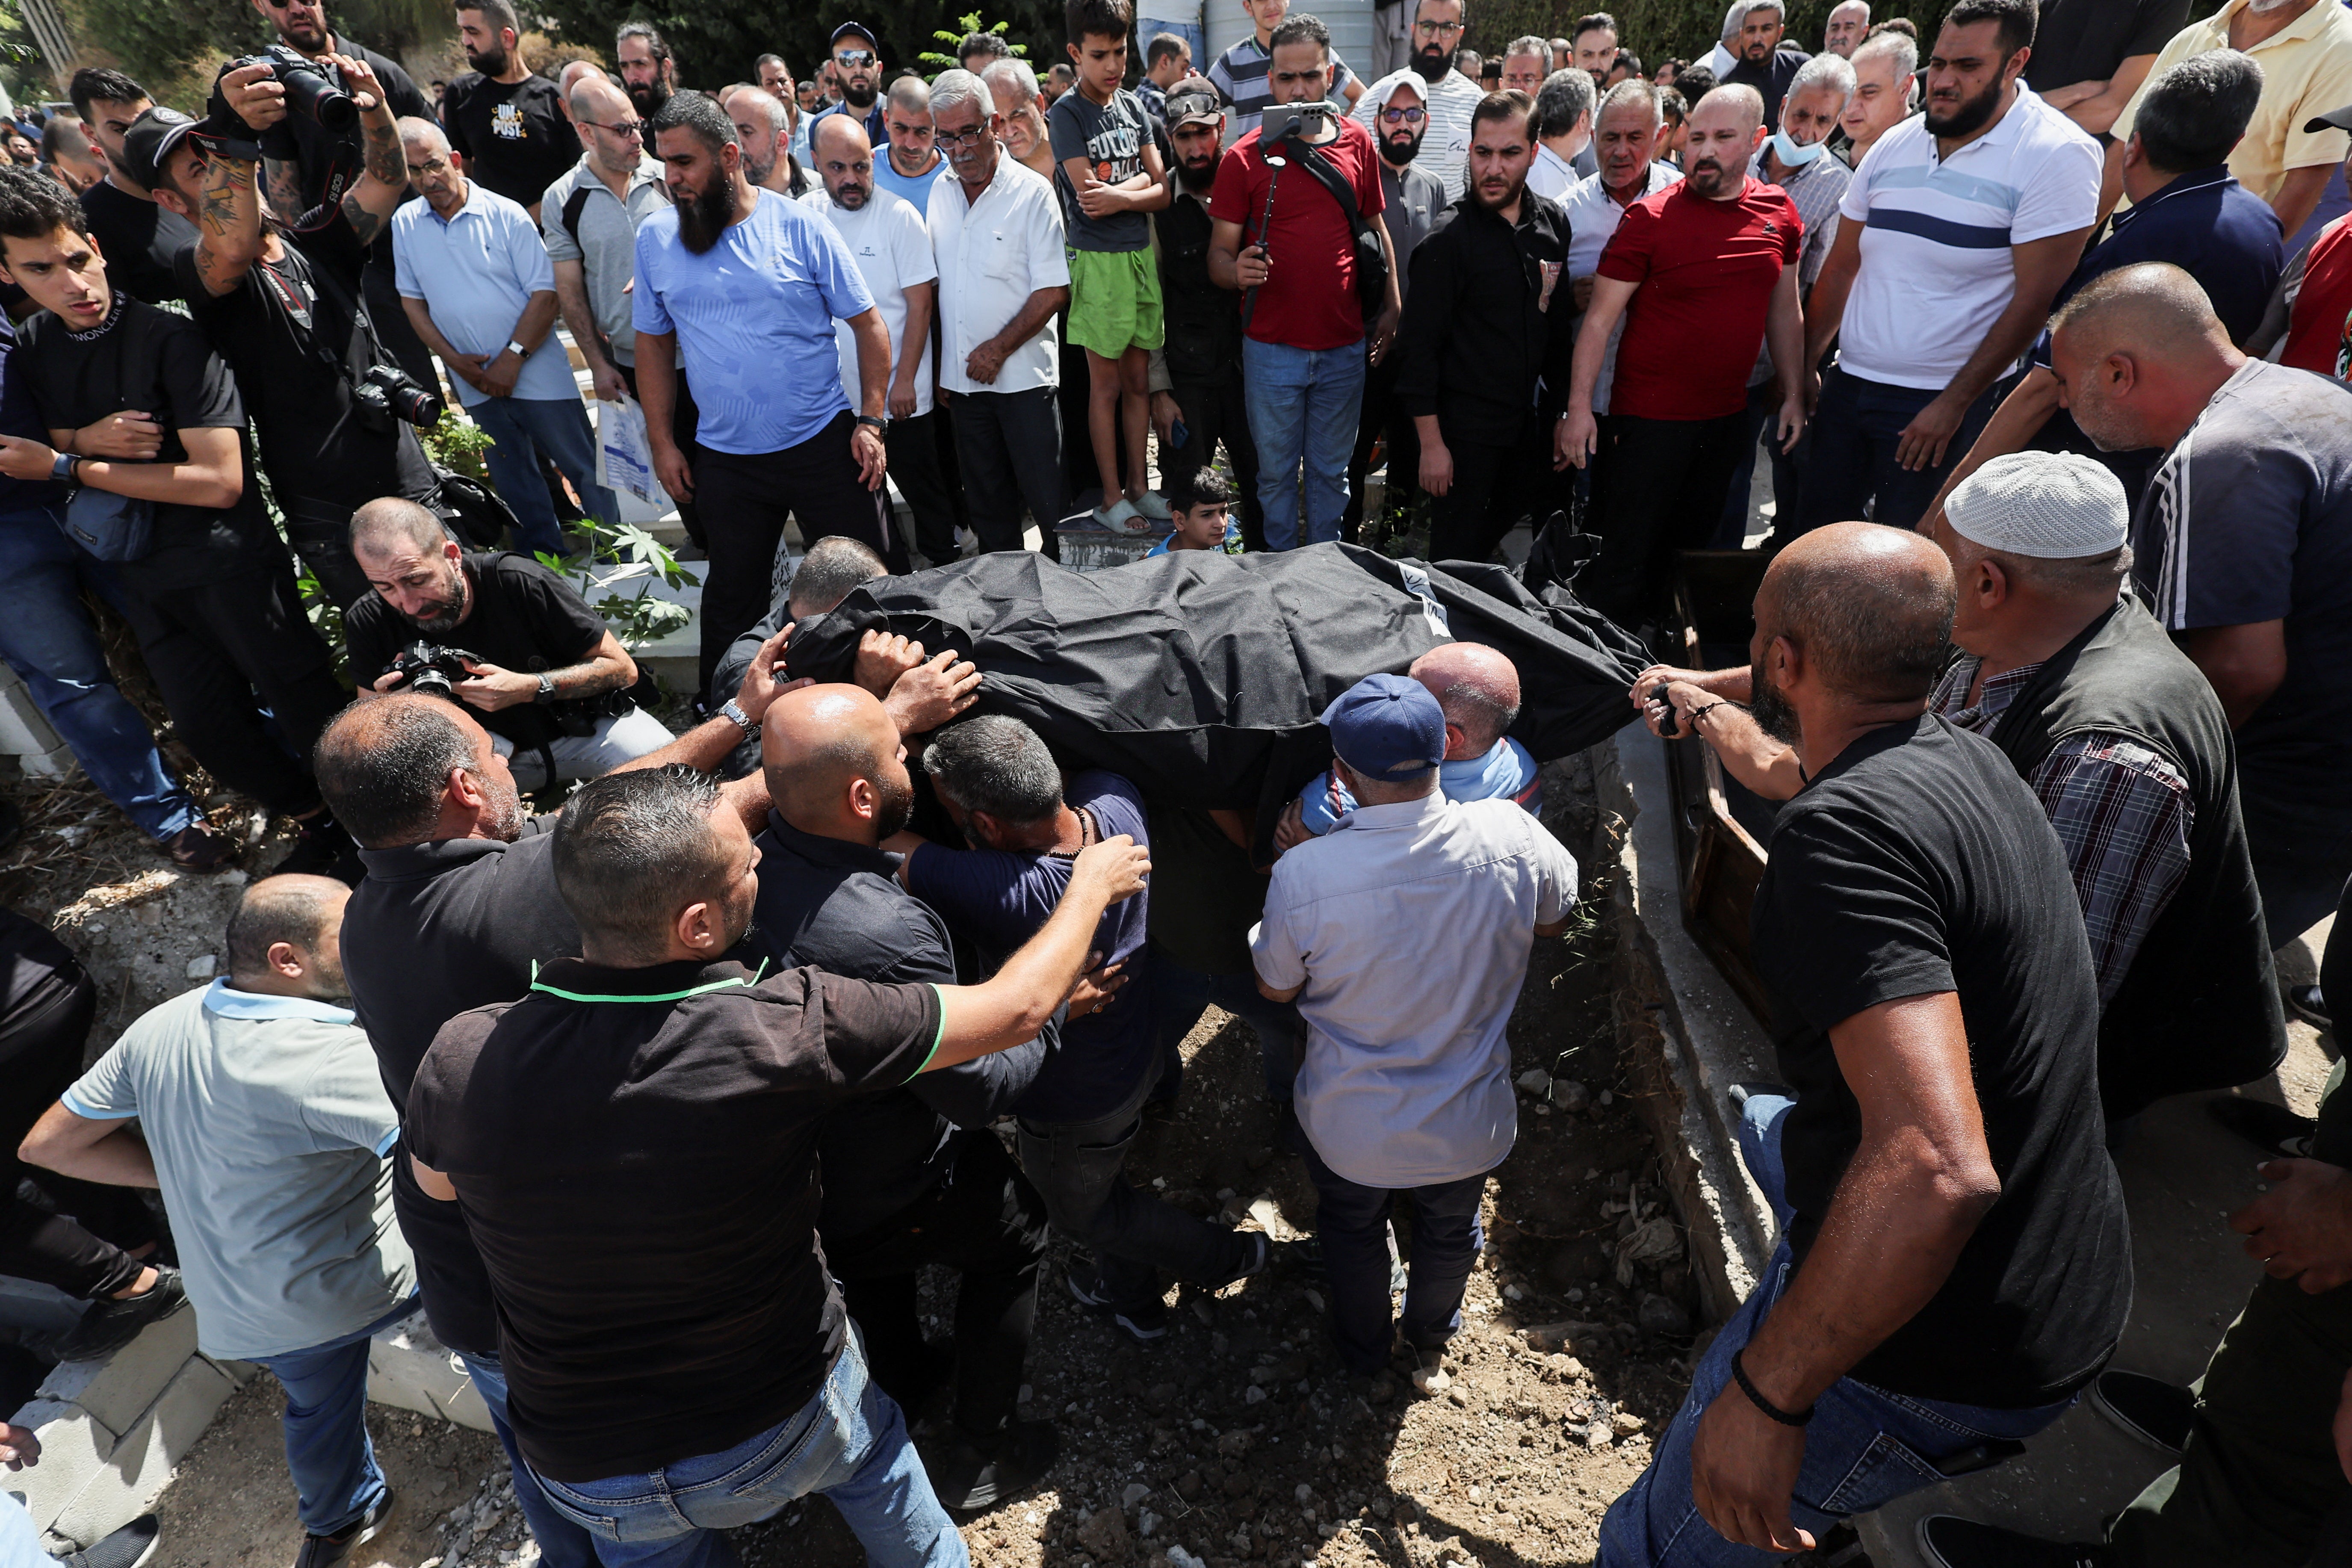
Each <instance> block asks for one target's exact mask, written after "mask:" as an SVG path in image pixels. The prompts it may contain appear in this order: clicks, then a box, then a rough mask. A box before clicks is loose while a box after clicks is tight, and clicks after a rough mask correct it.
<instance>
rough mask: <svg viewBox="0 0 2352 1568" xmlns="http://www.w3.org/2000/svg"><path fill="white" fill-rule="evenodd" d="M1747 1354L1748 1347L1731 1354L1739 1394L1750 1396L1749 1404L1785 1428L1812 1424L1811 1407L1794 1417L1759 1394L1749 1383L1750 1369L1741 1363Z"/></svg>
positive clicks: (1733, 1375)
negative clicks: (1740, 1360)
mask: <svg viewBox="0 0 2352 1568" xmlns="http://www.w3.org/2000/svg"><path fill="white" fill-rule="evenodd" d="M1747 1353H1748V1347H1747V1346H1745V1345H1742V1346H1740V1347H1739V1349H1738V1350H1736V1351H1734V1352H1731V1375H1732V1378H1733V1380H1734V1381H1735V1382H1737V1383H1738V1384H1739V1392H1740V1393H1742V1394H1746V1395H1748V1403H1749V1404H1750V1405H1754V1406H1756V1408H1757V1409H1759V1410H1761V1411H1762V1412H1764V1414H1765V1415H1769V1416H1770V1417H1771V1418H1772V1419H1773V1420H1775V1421H1778V1422H1779V1423H1780V1425H1781V1426H1805V1425H1807V1424H1808V1423H1810V1422H1811V1420H1812V1418H1813V1407H1812V1406H1811V1405H1806V1406H1805V1408H1804V1409H1803V1410H1802V1411H1801V1412H1799V1413H1798V1414H1796V1415H1790V1413H1789V1412H1788V1411H1786V1410H1783V1409H1781V1408H1780V1406H1779V1405H1775V1404H1773V1403H1772V1402H1771V1401H1770V1400H1769V1399H1767V1398H1765V1397H1764V1396H1763V1395H1762V1394H1759V1393H1758V1392H1757V1390H1756V1384H1753V1383H1751V1382H1750V1381H1748V1369H1747V1368H1746V1367H1744V1366H1742V1365H1741V1364H1740V1363H1739V1358H1740V1357H1741V1356H1743V1355H1745V1354H1747Z"/></svg>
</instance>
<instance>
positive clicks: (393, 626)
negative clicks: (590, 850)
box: [343, 550, 604, 746]
mask: <svg viewBox="0 0 2352 1568" xmlns="http://www.w3.org/2000/svg"><path fill="white" fill-rule="evenodd" d="M465 568H466V578H467V582H469V583H470V584H473V590H474V607H473V608H472V609H471V610H470V611H468V612H467V616H466V618H465V619H464V620H462V621H460V622H458V623H457V625H456V626H448V627H446V628H439V629H436V630H433V631H426V630H425V629H423V628H422V627H419V626H415V625H414V624H412V623H411V622H410V621H409V620H408V619H407V617H405V616H403V615H401V613H400V612H399V611H397V610H395V609H394V608H393V607H392V606H391V605H387V604H385V603H384V602H383V595H381V594H373V593H371V594H369V595H366V596H365V597H363V598H362V599H361V600H360V601H359V602H358V603H357V604H355V605H352V607H351V608H350V609H348V610H346V611H344V612H343V639H344V642H345V643H346V645H347V646H348V647H349V648H350V651H351V668H352V679H353V680H355V681H357V682H359V683H360V684H361V685H362V686H372V685H373V684H374V683H375V680H376V678H377V677H378V676H380V675H382V674H383V672H384V671H385V670H387V669H390V668H392V661H393V659H394V657H395V656H396V655H398V653H399V652H400V650H401V649H403V648H404V647H407V646H408V645H409V644H411V643H413V642H428V643H431V644H433V645H434V646H435V647H455V648H463V649H465V650H466V651H467V653H470V654H473V655H475V656H476V657H477V658H479V659H481V660H483V661H484V662H486V663H489V664H495V665H497V666H498V667H499V668H500V669H512V670H528V671H530V672H531V673H533V674H536V673H538V672H539V671H541V670H547V669H566V668H570V667H571V666H572V665H575V664H578V663H580V662H581V661H582V660H583V659H585V658H587V657H588V655H589V654H590V653H591V652H593V650H594V649H595V647H596V645H597V644H598V643H600V642H602V641H604V620H603V618H602V617H601V616H598V615H597V614H596V612H595V611H593V610H592V609H590V608H589V607H588V602H587V601H586V600H585V599H583V598H582V597H581V596H580V595H578V594H576V593H574V592H572V586H571V584H568V583H566V582H564V581H563V579H562V578H561V577H558V576H557V575H556V574H554V573H552V572H550V571H549V570H548V569H547V568H546V567H544V566H541V564H540V563H538V562H536V561H533V560H532V559H531V558H530V556H528V555H517V554H515V553H513V552H510V551H504V550H490V551H481V552H477V553H474V554H471V555H468V556H467V557H466V559H465ZM467 711H468V712H469V713H471V714H472V715H473V716H474V718H475V720H476V721H478V722H479V723H480V724H481V726H482V727H483V728H484V729H486V730H488V731H490V732H491V733H492V734H494V735H503V736H505V737H506V738H507V739H508V740H509V741H512V742H514V743H515V744H516V745H518V746H536V745H539V744H541V743H542V742H546V741H548V740H551V739H552V738H553V737H554V736H555V734H556V733H557V731H556V729H555V721H554V720H553V719H552V718H551V716H550V715H549V713H548V711H547V710H546V709H544V708H542V707H540V706H539V705H537V704H536V703H530V702H525V703H520V704H518V705H517V706H515V707H512V708H501V709H499V710H498V711H497V712H495V713H485V712H483V711H482V710H480V709H478V708H475V709H468V710H467Z"/></svg>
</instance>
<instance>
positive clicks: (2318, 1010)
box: [2286, 985, 2336, 1033]
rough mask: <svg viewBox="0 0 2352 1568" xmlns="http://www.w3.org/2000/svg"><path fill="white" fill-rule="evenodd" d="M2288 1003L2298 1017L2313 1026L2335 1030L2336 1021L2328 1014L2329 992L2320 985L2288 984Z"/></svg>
mask: <svg viewBox="0 0 2352 1568" xmlns="http://www.w3.org/2000/svg"><path fill="white" fill-rule="evenodd" d="M2286 1005H2287V1006H2288V1008H2289V1009H2290V1010H2291V1011H2293V1012H2294V1016H2296V1017H2298V1018H2301V1019H2302V1020H2303V1021H2304V1022H2305V1023H2306V1024H2308V1025H2310V1026H2312V1027H2313V1028H2315V1029H2326V1030H2328V1031H2329V1032H2331V1033H2333V1032H2334V1030H2335V1028H2336V1021H2335V1020H2334V1019H2332V1018H2330V1017H2329V1016H2327V993H2326V992H2325V991H2322V990H2321V989H2320V988H2319V987H2318V986H2316V985H2290V986H2288V987H2287V988H2286Z"/></svg>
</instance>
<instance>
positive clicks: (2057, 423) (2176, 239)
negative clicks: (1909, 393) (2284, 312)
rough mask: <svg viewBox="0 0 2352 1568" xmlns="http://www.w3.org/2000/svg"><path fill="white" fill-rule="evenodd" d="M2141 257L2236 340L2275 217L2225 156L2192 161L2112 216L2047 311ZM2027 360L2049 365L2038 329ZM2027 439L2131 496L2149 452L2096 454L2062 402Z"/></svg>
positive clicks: (2275, 268)
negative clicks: (2179, 274) (2208, 304)
mask: <svg viewBox="0 0 2352 1568" xmlns="http://www.w3.org/2000/svg"><path fill="white" fill-rule="evenodd" d="M2143 261H2168V262H2170V263H2171V264H2172V265H2173V266H2175V267H2178V268H2181V269H2182V270H2183V271H2185V272H2187V273H2188V274H2189V276H2190V277H2191V278H2194V279H2197V286H2198V287H2199V288H2200V289H2204V290H2205V297H2206V298H2207V299H2209V300H2211V301H2212V302H2213V313H2214V314H2215V315H2216V316H2218V317H2220V318H2221V325H2222V327H2223V328H2224V329H2225V330H2227V331H2228V332H2229V334H2230V341H2231V342H2233V343H2242V342H2245V341H2246V339H2247V337H2248V336H2249V335H2250V334H2251V333H2252V331H2253V330H2254V329H2255V328H2256V327H2257V326H2259V325H2261V324H2262V320H2263V308H2264V307H2265V306H2266V305H2267V304H2268V303H2269V302H2270V297H2271V289H2273V287H2274V286H2275V285H2276V284H2277V282H2278V280H2279V274H2280V272H2281V271H2282V270H2284V268H2285V265H2286V256H2285V246H2284V241H2283V240H2282V238H2281V236H2280V234H2279V221H2278V215H2277V214H2275V213H2273V212H2272V211H2271V206H2270V204H2269V203H2268V202H2266V201H2263V199H2262V198H2261V197H2260V196H2258V195H2254V193H2253V192H2252V191H2250V190H2248V189H2246V187H2245V186H2243V185H2242V184H2239V183H2238V182H2237V180H2236V179H2235V178H2233V177H2232V176H2231V174H2230V170H2229V167H2228V165H2227V164H2222V163H2215V164H2212V165H2211V166H2210V167H2208V168H2203V169H2192V170H2190V171H2189V173H2188V174H2179V175H2176V176H2175V177H2174V179H2173V181H2172V183H2171V184H2168V185H2167V186H2165V187H2164V189H2162V190H2160V191H2158V192H2157V193H2156V194H2155V195H2152V196H2150V197H2148V199H2147V200H2146V201H2144V202H2138V203H2135V204H2134V205H2132V206H2131V207H2130V208H2129V209H2127V210H2126V211H2124V212H2119V213H2117V214H2116V216H2115V222H2114V223H2113V224H2112V225H2111V226H2110V227H2109V229H2108V232H2107V237H2106V238H2105V239H2103V240H2101V241H2100V242H2099V243H2098V244H2096V245H2095V246H2093V247H2091V248H2090V249H2089V250H2087V251H2085V252H2084V255H2083V259H2082V261H2081V262H2080V263H2078V264H2077V265H2076V266H2075V268H2074V276H2073V277H2071V278H2069V279H2066V286H2065V287H2064V288H2063V289H2059V290H2058V297H2057V298H2056V299H2055V300H2053V301H2051V305H2050V309H2051V310H2052V312H2053V314H2054V313H2055V312H2056V311H2057V310H2058V309H2059V308H2060V307H2061V306H2063V305H2064V304H2065V303H2066V301H2067V300H2071V299H2073V298H2074V296H2075V295H2076V294H2077V293H2079V292H2080V291H2081V290H2082V289H2083V288H2084V286H2085V285H2087V284H2088V283H2089V282H2090V281H2091V279H2094V278H2096V277H2098V276H2100V275H2101V274H2103V273H2107V272H2112V271H2114V270H2115V269H2116V268H2118V267H2134V266H2137V265H2138V264H2139V263H2141V262H2143ZM2033 363H2035V364H2037V365H2040V366H2042V367H2043V368H2044V369H2047V368H2048V367H2049V364H2050V334H2049V333H2048V332H2047V331H2044V332H2043V333H2042V338H2041V341H2040V342H2037V343H2035V344H2034V345H2033ZM2032 445H2033V447H2035V448H2036V449H2038V450H2042V451H2049V452H2080V453H2083V454H2084V455H2085V456H2087V457H2091V458H2097V459H2098V460H2099V461H2100V462H2103V463H2105V464H2106V466H2107V467H2108V468H2109V469H2111V470H2112V471H2113V472H2114V473H2115V475H2116V478H2117V479H2121V480H2122V481H2123V483H2124V489H2125V491H2126V493H2127V494H2128V495H2129V496H2130V497H2131V499H2132V500H2133V502H2134V503H2135V504H2137V501H2138V500H2139V498H2140V495H2141V492H2142V491H2144V490H2145V489H2147V479H2148V475H2149V473H2150V471H2151V470H2152V469H2153V468H2155V466H2156V459H2157V457H2158V454H2157V453H2156V452H2155V451H2153V450H2147V451H2139V452H2103V451H2101V450H2099V448H2098V447H2097V445H2096V444H2095V443H2094V442H2093V441H2092V440H2091V438H2090V437H2087V436H2085V435H2084V434H2083V433H2082V431H2081V430H2080V429H2079V428H2078V427H2077V426H2075V424H2074V416H2073V415H2071V414H2069V413H2067V412H2066V411H2065V410H2064V409H2063V408H2062V409H2060V410H2058V411H2057V412H2056V413H2054V414H2053V415H2052V416H2050V422H2049V423H2048V424H2047V425H2044V426H2042V431H2041V434H2040V435H2039V436H2037V437H2035V438H2034V440H2033V442H2032Z"/></svg>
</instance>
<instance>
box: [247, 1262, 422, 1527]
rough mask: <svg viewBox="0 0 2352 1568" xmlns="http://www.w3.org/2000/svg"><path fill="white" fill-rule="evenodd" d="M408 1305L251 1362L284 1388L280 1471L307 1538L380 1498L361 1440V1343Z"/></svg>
mask: <svg viewBox="0 0 2352 1568" xmlns="http://www.w3.org/2000/svg"><path fill="white" fill-rule="evenodd" d="M415 1310H416V1298H415V1297H414V1296H411V1297H410V1298H409V1299H408V1300H405V1301H403V1302H402V1303H401V1304H400V1305H399V1306H397V1307H394V1309H393V1310H391V1311H389V1312H386V1313H385V1314H384V1315H383V1317H381V1318H378V1319H377V1320H376V1321H374V1322H373V1323H370V1324H369V1325H368V1326H367V1327H366V1328H364V1329H359V1330H356V1331H353V1332H351V1333H348V1334H345V1335H344V1336H343V1337H342V1338H341V1339H339V1340H329V1341H328V1342H326V1343H325V1344H321V1345H312V1346H311V1347H310V1349H309V1350H300V1351H288V1352H286V1353H285V1354H284V1355H266V1356H257V1357H256V1358H254V1359H256V1360H257V1361H258V1362H260V1363H261V1364H262V1365H264V1366H266V1367H268V1369H269V1370H270V1373H272V1374H273V1375H274V1376H275V1377H276V1378H277V1379H278V1382H279V1383H280V1384H284V1385H285V1388H286V1417H285V1429H286V1468H287V1470H288V1471H289V1473H290V1474H291V1475H292V1476H293V1478H294V1495H295V1497H296V1499H297V1501H296V1505H295V1508H296V1511H297V1512H298V1513H299V1515H300V1516H301V1520H302V1528H303V1529H304V1530H306V1531H310V1533H311V1534H312V1535H333V1534H335V1533H337V1532H338V1531H341V1530H342V1529H343V1528H344V1527H345V1526H346V1525H350V1524H355V1523H357V1522H358V1521H359V1519H360V1516H361V1515H362V1514H364V1513H366V1512H367V1510H370V1509H372V1508H373V1507H374V1506H375V1505H376V1500H377V1499H379V1498H381V1497H383V1471H382V1470H380V1469H378V1468H376V1464H375V1445H374V1444H373V1443H371V1442H370V1441H368V1431H367V1374H368V1341H369V1340H371V1339H373V1337H374V1336H375V1335H376V1334H378V1333H380V1332H381V1331H383V1330H385V1329H388V1328H390V1327H392V1325H393V1324H394V1323H396V1322H398V1321H401V1320H402V1319H403V1318H405V1317H407V1316H408V1315H410V1314H411V1313H413V1312H415Z"/></svg>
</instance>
